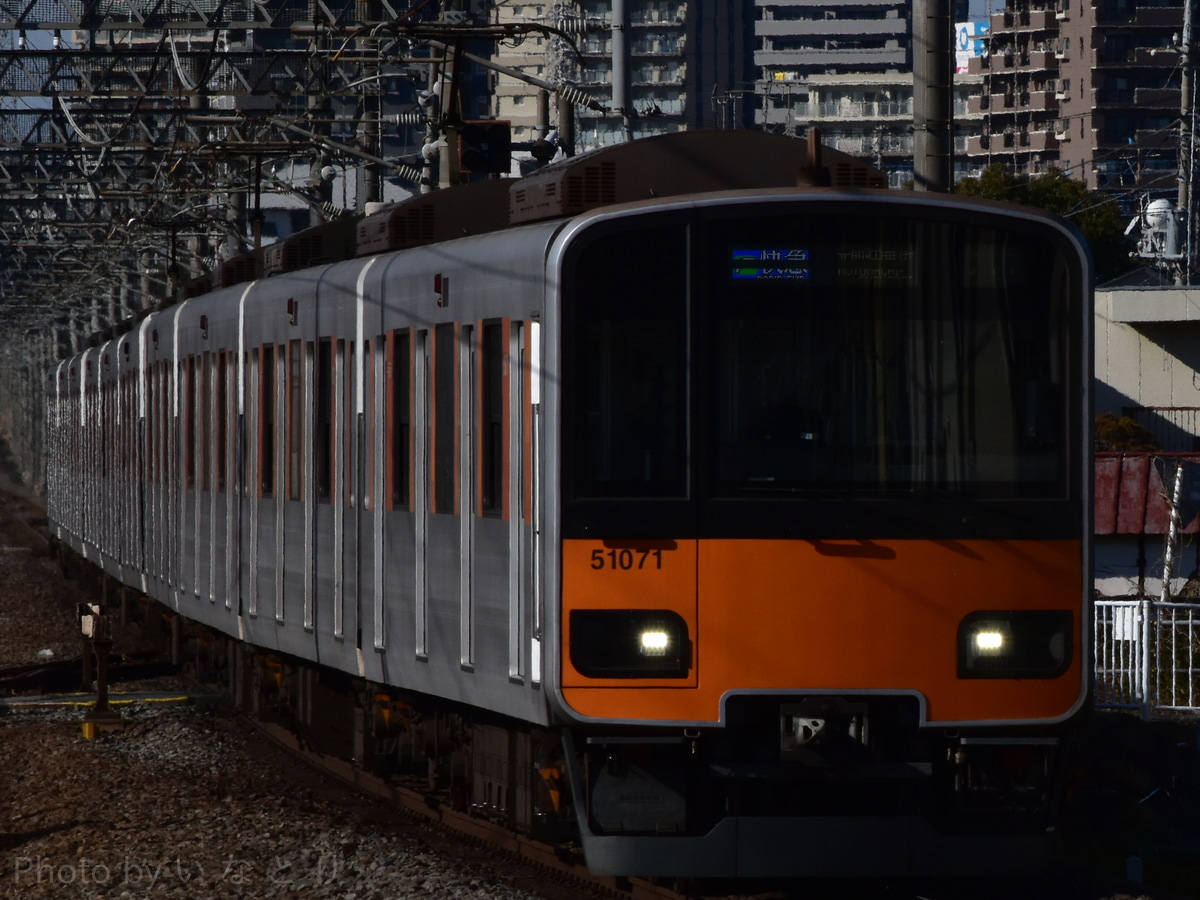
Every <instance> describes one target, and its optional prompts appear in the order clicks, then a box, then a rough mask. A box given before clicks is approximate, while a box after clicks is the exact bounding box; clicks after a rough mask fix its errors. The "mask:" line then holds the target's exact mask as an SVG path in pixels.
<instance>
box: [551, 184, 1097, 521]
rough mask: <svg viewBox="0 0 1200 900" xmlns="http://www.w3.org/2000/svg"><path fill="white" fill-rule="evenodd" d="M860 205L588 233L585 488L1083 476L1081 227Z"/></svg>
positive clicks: (579, 492) (954, 485)
mask: <svg viewBox="0 0 1200 900" xmlns="http://www.w3.org/2000/svg"><path fill="white" fill-rule="evenodd" d="M776 208H777V207H776ZM857 209H858V210H861V212H851V213H847V212H844V211H838V212H837V213H836V214H834V213H832V212H831V207H830V206H828V205H824V206H822V207H819V208H816V209H814V207H813V205H811V204H810V205H797V206H794V207H790V208H789V213H788V214H784V215H780V214H774V213H766V214H754V215H746V214H745V213H744V211H743V213H742V214H741V215H737V214H733V213H732V212H730V213H728V214H718V213H711V212H710V213H709V214H708V215H707V216H705V217H702V218H693V219H691V220H687V221H685V220H677V221H662V222H658V223H656V224H655V225H653V226H652V227H647V228H644V229H637V230H624V231H617V230H613V231H611V232H609V233H607V234H602V235H599V236H598V237H596V238H595V239H594V240H592V241H590V242H588V243H587V244H586V245H585V246H584V247H583V248H581V250H582V252H581V253H580V254H579V255H578V256H577V257H576V268H575V272H576V273H577V275H576V277H575V279H574V280H573V282H572V281H569V283H573V284H574V290H573V292H572V296H570V297H566V296H564V309H565V323H566V328H567V330H568V331H569V332H570V333H567V334H565V335H564V337H565V344H564V361H565V377H566V386H567V388H568V391H569V394H570V395H569V396H564V416H565V421H564V424H565V427H566V431H564V440H565V444H566V448H567V453H566V454H565V457H564V461H565V462H566V463H567V465H566V469H565V472H564V474H566V475H568V480H569V483H568V486H567V487H568V496H569V497H575V498H615V497H663V498H665V497H680V498H683V497H690V498H692V499H704V498H736V497H750V496H773V497H788V496H799V495H803V496H826V497H831V496H836V497H840V498H860V497H887V496H896V495H900V496H911V495H913V494H914V493H915V494H922V495H946V496H958V497H967V498H1001V499H1007V498H1018V499H1020V498H1026V499H1028V498H1056V497H1057V498H1062V497H1065V496H1066V495H1067V492H1068V486H1067V482H1068V475H1067V470H1068V463H1069V447H1070V444H1071V441H1072V440H1073V435H1072V434H1071V433H1069V422H1070V421H1071V416H1070V415H1069V404H1068V397H1069V396H1070V386H1071V384H1072V381H1073V379H1076V378H1077V375H1076V373H1075V372H1074V371H1073V369H1072V367H1073V366H1074V367H1075V368H1078V365H1079V361H1078V358H1077V354H1078V352H1079V348H1078V347H1077V346H1076V345H1073V344H1072V340H1073V337H1072V324H1071V323H1072V322H1076V321H1078V319H1079V310H1078V302H1077V301H1074V300H1073V299H1072V291H1074V292H1075V293H1076V294H1078V292H1079V284H1078V278H1079V276H1078V268H1079V266H1078V263H1076V264H1075V265H1074V266H1072V264H1071V259H1072V257H1071V255H1070V253H1069V252H1067V250H1066V249H1064V242H1063V241H1060V240H1058V239H1050V238H1051V233H1050V232H1049V230H1048V229H1046V228H1045V227H1037V228H1034V229H1033V230H1031V229H1030V227H1029V226H1028V225H1027V224H1025V223H1023V222H1019V221H1018V222H1016V223H1015V224H1014V221H1013V220H1010V219H1002V218H999V217H995V216H993V217H990V218H988V217H984V218H982V219H978V220H977V219H974V218H966V217H963V216H960V217H958V218H947V217H945V216H944V215H943V216H939V215H937V214H936V213H932V212H930V211H929V210H928V208H927V207H926V208H925V209H924V210H922V209H921V208H917V207H896V206H891V207H888V206H884V207H882V209H881V208H880V207H878V206H871V207H868V206H866V205H865V204H864V205H861V206H858V207H857ZM810 210H811V211H810ZM889 210H894V211H892V212H890V211H889ZM1072 310H1074V312H1072ZM1076 330H1077V329H1076ZM1074 340H1075V341H1076V344H1077V337H1076V338H1074Z"/></svg>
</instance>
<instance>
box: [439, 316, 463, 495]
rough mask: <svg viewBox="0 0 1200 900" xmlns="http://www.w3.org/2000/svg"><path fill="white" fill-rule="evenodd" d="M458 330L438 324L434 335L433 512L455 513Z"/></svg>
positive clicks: (454, 326) (448, 325)
mask: <svg viewBox="0 0 1200 900" xmlns="http://www.w3.org/2000/svg"><path fill="white" fill-rule="evenodd" d="M457 351H458V327H457V326H456V325H455V324H454V323H453V322H451V323H448V324H444V325H438V326H437V327H436V328H435V329H434V336H433V355H434V358H433V382H434V383H433V511H434V512H435V513H451V514H453V513H454V512H455V511H456V503H455V500H456V498H455V482H456V480H457V479H456V478H455V474H456V469H457V463H458V453H457V449H458V446H457V444H458V442H457V440H456V438H457V432H458V429H457V427H456V426H457V424H458V402H457V401H458V396H457V394H458V391H457V387H458V383H457V382H458V352H457Z"/></svg>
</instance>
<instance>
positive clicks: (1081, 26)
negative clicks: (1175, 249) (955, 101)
mask: <svg viewBox="0 0 1200 900" xmlns="http://www.w3.org/2000/svg"><path fill="white" fill-rule="evenodd" d="M1182 22H1183V7H1182V2H1181V0H1165V2H1160V0H1100V2H1098V3H1096V4H1095V5H1092V4H1090V3H1087V2H1083V0H1057V2H1055V0H1009V2H1008V4H1007V7H1006V8H1005V9H1004V10H1003V11H1002V12H998V13H995V14H994V15H992V16H991V22H990V24H991V29H990V31H991V33H990V37H989V39H988V52H987V54H986V55H984V56H981V57H979V58H978V59H974V60H972V61H971V64H970V72H971V73H972V74H976V75H979V76H981V77H982V79H983V83H984V90H983V93H982V95H981V96H980V97H979V99H978V100H977V101H973V107H972V108H973V110H975V111H977V112H978V113H979V114H980V115H981V116H982V132H981V134H980V135H979V137H978V138H976V139H973V140H971V141H969V142H968V151H967V152H968V154H969V155H970V157H971V158H972V159H974V160H976V161H978V162H979V163H980V164H981V165H987V164H991V163H1004V164H1006V165H1008V166H1010V167H1011V168H1012V169H1013V170H1014V171H1016V172H1019V173H1023V174H1035V173H1037V172H1041V171H1044V170H1045V169H1046V168H1047V167H1049V166H1055V167H1057V168H1060V169H1063V170H1065V171H1067V172H1069V173H1071V174H1072V175H1073V176H1075V177H1078V178H1080V179H1082V180H1083V181H1085V182H1086V183H1087V185H1088V186H1089V187H1091V188H1093V189H1104V190H1113V191H1128V190H1137V191H1154V190H1172V189H1174V187H1175V183H1176V182H1175V173H1176V169H1177V153H1176V149H1177V145H1178V121H1179V109H1180V97H1179V75H1180V71H1181V70H1180V53H1179V50H1178V47H1177V44H1178V39H1179V38H1178V35H1179V32H1180V30H1181V27H1182Z"/></svg>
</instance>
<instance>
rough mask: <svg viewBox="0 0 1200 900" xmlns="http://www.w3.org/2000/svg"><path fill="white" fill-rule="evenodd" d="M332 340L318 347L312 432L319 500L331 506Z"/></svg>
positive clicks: (323, 342)
mask: <svg viewBox="0 0 1200 900" xmlns="http://www.w3.org/2000/svg"><path fill="white" fill-rule="evenodd" d="M333 392H334V386H333V341H331V340H330V339H329V338H325V339H323V340H322V341H321V342H320V344H319V345H318V347H317V403H316V416H317V421H316V427H315V428H314V429H313V465H314V466H315V467H316V472H315V473H314V475H315V481H314V483H315V485H316V491H317V500H318V501H319V502H321V503H328V502H329V499H330V493H331V490H332V485H333Z"/></svg>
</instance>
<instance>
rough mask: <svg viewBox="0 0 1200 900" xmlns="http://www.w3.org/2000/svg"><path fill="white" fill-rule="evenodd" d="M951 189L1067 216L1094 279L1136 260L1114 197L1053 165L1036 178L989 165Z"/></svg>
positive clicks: (1123, 269) (1119, 271) (1132, 266)
mask: <svg viewBox="0 0 1200 900" xmlns="http://www.w3.org/2000/svg"><path fill="white" fill-rule="evenodd" d="M955 191H956V192H957V193H959V194H962V195H964V196H968V197H985V198H987V199H989V200H1007V201H1009V202H1011V203H1020V204H1023V205H1025V206H1036V207H1037V208H1038V209H1044V210H1046V211H1047V212H1052V213H1054V214H1056V215H1059V216H1062V217H1063V218H1064V219H1067V220H1068V221H1070V222H1071V223H1072V224H1073V225H1074V226H1075V227H1076V228H1078V229H1079V230H1080V232H1082V234H1083V236H1084V237H1085V238H1086V239H1087V242H1088V244H1089V245H1090V246H1091V248H1092V257H1093V259H1094V261H1095V265H1096V280H1097V281H1100V282H1103V281H1107V280H1109V279H1111V278H1115V277H1116V276H1118V275H1120V274H1122V273H1124V272H1128V271H1130V270H1131V269H1135V268H1137V265H1138V264H1137V262H1136V261H1134V260H1132V259H1130V257H1129V252H1130V250H1132V249H1133V245H1132V243H1131V242H1130V240H1129V238H1127V237H1126V236H1125V226H1126V224H1127V222H1126V221H1125V220H1124V219H1123V218H1122V217H1121V210H1120V208H1119V207H1118V206H1117V202H1116V201H1115V200H1113V199H1112V198H1111V197H1109V196H1107V195H1105V194H1102V193H1099V192H1098V191H1089V190H1088V189H1087V186H1086V185H1084V184H1083V182H1081V181H1076V180H1074V179H1073V178H1071V177H1069V176H1068V175H1067V174H1066V173H1065V172H1062V171H1060V170H1058V169H1053V168H1052V169H1048V170H1047V171H1046V172H1045V173H1044V174H1042V175H1038V176H1036V177H1018V176H1016V175H1014V174H1013V173H1012V172H1011V171H1010V170H1009V169H1008V167H1007V166H1003V165H994V166H989V167H988V168H986V169H984V171H983V173H982V174H981V175H980V176H979V177H978V178H964V179H962V180H961V181H960V182H959V183H958V184H957V185H956V186H955Z"/></svg>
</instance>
